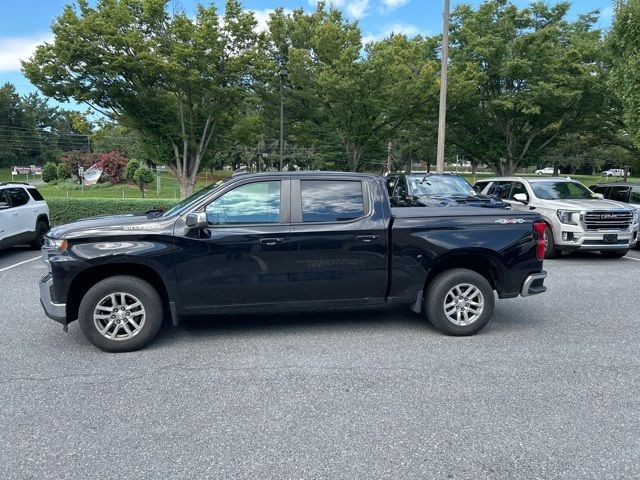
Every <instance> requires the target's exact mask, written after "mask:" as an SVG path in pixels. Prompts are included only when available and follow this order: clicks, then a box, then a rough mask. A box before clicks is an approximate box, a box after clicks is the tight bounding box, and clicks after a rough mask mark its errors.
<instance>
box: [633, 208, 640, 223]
mask: <svg viewBox="0 0 640 480" xmlns="http://www.w3.org/2000/svg"><path fill="white" fill-rule="evenodd" d="M633 223H640V210H638V209H636V210H634V212H633Z"/></svg>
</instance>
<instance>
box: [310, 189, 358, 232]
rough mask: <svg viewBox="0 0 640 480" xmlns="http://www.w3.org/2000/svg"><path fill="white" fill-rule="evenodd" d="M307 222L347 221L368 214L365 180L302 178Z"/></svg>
mask: <svg viewBox="0 0 640 480" xmlns="http://www.w3.org/2000/svg"><path fill="white" fill-rule="evenodd" d="M300 195H301V197H302V221H303V222H343V221H347V220H354V219H356V218H360V217H363V216H364V198H363V195H362V182H360V181H340V180H301V181H300Z"/></svg>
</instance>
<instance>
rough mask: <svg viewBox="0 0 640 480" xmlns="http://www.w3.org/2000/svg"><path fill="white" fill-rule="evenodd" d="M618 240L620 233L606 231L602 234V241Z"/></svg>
mask: <svg viewBox="0 0 640 480" xmlns="http://www.w3.org/2000/svg"><path fill="white" fill-rule="evenodd" d="M617 241H618V234H617V233H605V234H604V235H603V236H602V242H603V243H616V242H617Z"/></svg>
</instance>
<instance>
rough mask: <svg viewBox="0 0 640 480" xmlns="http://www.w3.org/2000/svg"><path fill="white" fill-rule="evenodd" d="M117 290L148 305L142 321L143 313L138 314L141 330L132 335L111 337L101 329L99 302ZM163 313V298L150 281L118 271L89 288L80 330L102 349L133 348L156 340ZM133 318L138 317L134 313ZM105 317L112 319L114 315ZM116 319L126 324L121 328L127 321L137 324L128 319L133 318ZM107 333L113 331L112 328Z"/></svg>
mask: <svg viewBox="0 0 640 480" xmlns="http://www.w3.org/2000/svg"><path fill="white" fill-rule="evenodd" d="M115 293H123V294H125V296H130V297H127V298H134V299H136V300H138V301H139V302H140V303H141V304H142V308H143V309H144V317H142V318H143V319H144V321H141V319H140V317H136V319H137V320H138V321H139V322H140V327H139V330H138V331H137V333H135V334H134V335H133V336H131V337H130V338H123V339H110V338H107V336H105V335H103V334H102V333H100V331H99V330H98V327H97V326H96V323H95V322H94V316H93V314H94V309H96V307H97V306H98V303H99V302H101V300H104V299H105V297H108V296H110V295H111V294H115ZM119 298H120V297H119ZM107 308H110V307H107ZM105 310H106V309H105ZM116 310H117V308H116ZM162 313H163V308H162V299H161V298H160V295H159V294H158V291H157V290H156V289H155V288H154V287H153V286H152V285H151V284H150V283H148V282H146V281H145V280H142V279H141V278H138V277H132V276H129V275H117V276H113V277H109V278H106V279H104V280H102V281H100V282H98V283H96V284H95V285H94V286H93V287H91V288H90V289H89V291H88V292H87V293H86V294H85V296H84V297H83V298H82V301H81V302H80V308H79V310H78V322H79V323H80V330H82V333H83V334H84V336H85V337H86V338H87V340H89V341H90V342H91V343H92V344H93V345H94V346H96V347H98V348H99V349H100V350H104V351H106V352H131V351H134V350H138V349H140V348H142V347H144V346H145V345H147V344H148V343H149V342H151V340H153V338H154V337H155V336H156V334H157V333H158V330H159V329H160V326H161V325H162ZM103 316H110V314H109V313H107V314H106V315H103ZM134 316H135V314H134ZM114 317H115V316H111V317H110V318H114ZM133 318H134V317H131V319H133ZM96 321H100V320H96ZM103 321H104V322H108V321H110V319H106V320H103ZM114 322H118V324H121V325H122V326H121V327H118V332H121V331H122V330H123V329H124V326H125V324H126V325H128V327H127V328H133V325H132V324H130V323H128V322H129V319H127V320H120V319H117V320H114ZM111 328H112V329H113V330H112V331H115V330H116V325H113V326H112V327H111ZM107 333H110V332H109V331H108V332H107ZM125 333H126V332H125ZM114 335H115V334H114Z"/></svg>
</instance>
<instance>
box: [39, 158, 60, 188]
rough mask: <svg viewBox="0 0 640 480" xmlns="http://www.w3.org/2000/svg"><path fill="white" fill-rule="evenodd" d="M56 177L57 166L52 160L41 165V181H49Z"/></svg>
mask: <svg viewBox="0 0 640 480" xmlns="http://www.w3.org/2000/svg"><path fill="white" fill-rule="evenodd" d="M57 179H58V166H57V165H56V164H55V163H53V162H47V163H45V164H44V167H42V181H44V182H46V183H49V182H52V181H54V180H57Z"/></svg>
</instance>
